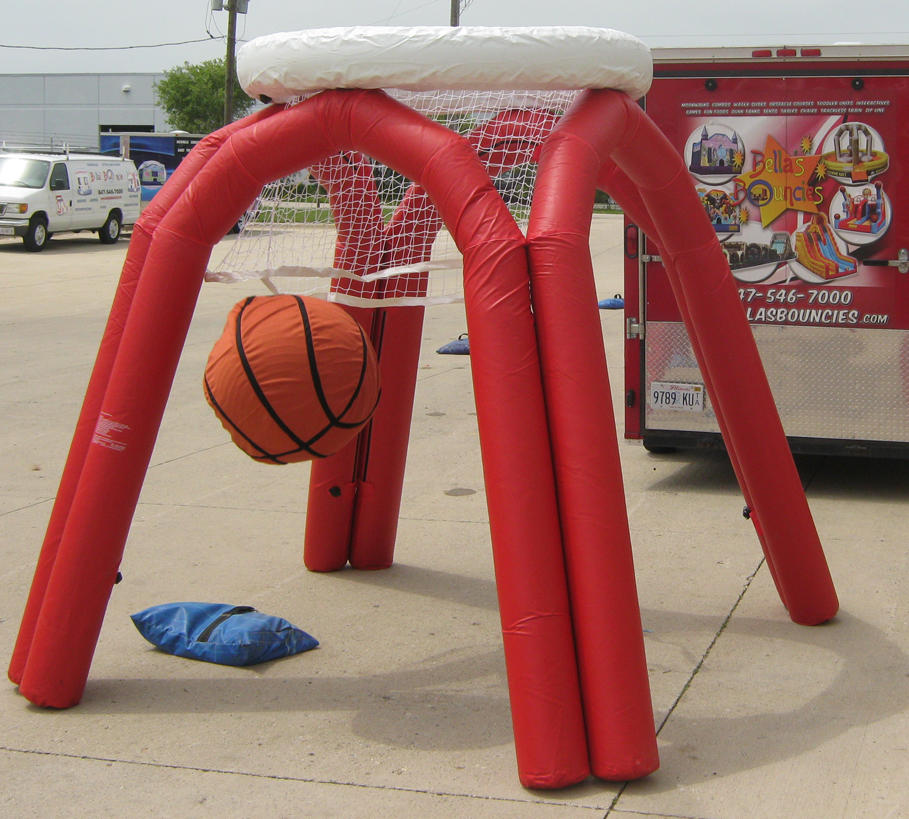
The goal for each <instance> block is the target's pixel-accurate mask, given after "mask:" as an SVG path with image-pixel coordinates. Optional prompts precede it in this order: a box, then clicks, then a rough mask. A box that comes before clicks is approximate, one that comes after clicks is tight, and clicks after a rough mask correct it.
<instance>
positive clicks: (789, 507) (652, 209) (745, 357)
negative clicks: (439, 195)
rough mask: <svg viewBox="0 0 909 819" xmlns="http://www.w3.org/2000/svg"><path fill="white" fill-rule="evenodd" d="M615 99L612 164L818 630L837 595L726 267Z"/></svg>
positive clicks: (786, 581) (775, 546) (632, 108)
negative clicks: (628, 187) (654, 247)
mask: <svg viewBox="0 0 909 819" xmlns="http://www.w3.org/2000/svg"><path fill="white" fill-rule="evenodd" d="M591 93H592V94H603V95H605V94H610V93H613V92H591ZM615 99H616V100H617V102H616V104H617V105H620V106H621V107H624V108H625V109H626V111H628V118H629V123H630V124H631V125H630V127H629V130H628V132H627V134H626V136H625V138H624V144H623V145H622V146H621V147H620V148H618V149H616V150H615V151H613V154H612V157H613V159H614V160H615V161H616V162H617V163H618V164H619V165H620V166H621V167H622V169H623V170H624V171H625V172H626V173H627V174H628V176H629V177H630V178H631V179H632V180H633V181H634V182H635V183H636V184H637V185H638V187H639V189H640V191H641V197H642V200H643V202H644V203H645V204H646V206H647V209H648V211H649V213H650V214H651V216H652V218H653V221H654V223H655V225H656V228H657V230H658V232H659V236H660V245H661V247H662V248H663V249H664V251H665V253H666V254H667V255H668V257H669V258H670V259H671V264H670V265H669V266H668V267H667V273H669V274H670V275H671V276H674V284H673V290H674V292H675V293H676V298H677V299H678V301H679V303H680V305H683V311H684V312H683V317H685V316H687V319H688V321H689V322H690V327H689V335H690V336H691V337H694V338H696V339H697V349H698V350H699V351H700V355H701V356H702V358H701V359H700V361H699V364H700V365H701V371H702V372H704V373H706V374H707V377H708V378H709V383H710V384H711V385H712V388H713V395H712V396H711V397H712V399H713V403H714V405H715V406H718V407H720V412H721V416H722V419H723V423H724V426H725V428H726V429H725V433H726V435H727V436H728V438H727V445H728V448H729V450H730V451H734V453H735V455H734V457H735V458H736V460H737V462H738V465H739V469H740V471H741V473H742V475H743V477H744V487H747V491H748V493H749V494H750V496H751V503H750V506H751V507H752V514H753V515H756V520H755V525H756V526H760V529H761V530H762V531H763V533H764V539H763V546H764V548H765V550H766V554H767V556H768V563H769V564H770V565H771V566H772V567H773V569H774V572H775V576H776V577H775V579H776V580H777V582H778V584H779V586H780V588H781V590H782V597H783V601H784V603H785V604H786V605H787V606H788V609H789V616H790V617H791V618H792V619H793V620H794V621H795V622H797V623H801V624H803V625H815V624H817V623H822V622H824V621H826V620H829V619H830V618H831V617H833V615H834V614H835V613H836V611H837V608H838V605H839V604H838V601H837V597H836V592H835V590H834V588H833V582H832V580H831V578H830V572H829V569H828V567H827V562H826V559H825V558H824V553H823V549H822V548H821V544H820V540H819V539H818V535H817V530H816V529H815V526H814V521H813V520H812V518H811V512H810V510H809V509H808V504H807V501H806V500H805V493H804V491H803V490H802V485H801V481H800V480H799V477H798V473H797V471H796V469H795V464H794V462H793V460H792V454H791V452H790V450H789V446H788V444H787V442H786V437H785V434H784V432H783V428H782V425H781V424H780V420H779V414H778V413H777V410H776V405H775V404H774V402H773V396H772V394H771V392H770V387H769V385H768V383H767V378H766V376H765V374H764V369H763V365H762V364H761V360H760V356H759V354H758V351H757V346H756V345H755V343H754V337H753V335H752V333H751V328H750V327H749V326H748V323H747V321H746V320H745V315H744V312H743V311H742V309H741V303H740V301H739V297H738V292H737V290H736V287H735V283H734V280H733V278H732V276H731V274H730V272H729V265H728V263H727V262H726V258H725V256H724V255H723V252H722V249H721V248H720V246H719V242H718V240H717V238H716V234H715V232H714V231H713V229H712V228H711V226H710V225H709V223H708V221H707V219H706V218H703V217H702V215H701V214H702V210H703V209H702V208H701V206H700V203H699V200H698V197H697V194H696V192H695V190H694V188H693V186H692V185H691V181H690V177H689V175H688V172H687V170H686V168H685V165H684V163H683V162H682V160H681V158H680V157H679V155H678V154H677V153H676V152H675V150H674V149H673V148H672V146H671V145H670V143H669V142H668V140H666V138H665V137H664V136H663V135H662V134H661V133H660V131H659V129H657V127H656V126H655V125H654V124H653V123H652V122H651V121H650V120H649V119H648V118H647V117H646V115H645V114H644V113H643V111H641V109H640V108H638V107H637V106H636V105H634V104H633V103H632V102H631V101H630V100H627V99H625V98H621V97H616V98H615ZM696 351H697V350H696ZM755 429H760V430H761V435H760V436H756V435H754V430H755Z"/></svg>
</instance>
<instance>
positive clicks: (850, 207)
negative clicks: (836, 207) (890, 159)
mask: <svg viewBox="0 0 909 819" xmlns="http://www.w3.org/2000/svg"><path fill="white" fill-rule="evenodd" d="M839 193H840V196H841V197H842V200H843V213H842V214H837V215H836V217H835V218H834V222H833V226H834V227H835V228H836V229H837V230H854V231H857V232H859V233H870V234H878V233H881V232H882V231H884V230H886V229H887V225H888V223H889V221H890V214H889V212H888V211H889V207H888V205H887V199H886V197H885V196H884V183H883V182H881V181H880V180H878V181H876V182H875V183H874V188H868V187H865V188H863V189H862V191H861V193H858V194H856V195H855V196H852V197H850V196H849V194H848V193H847V191H846V188H845V187H843V186H840V190H839Z"/></svg>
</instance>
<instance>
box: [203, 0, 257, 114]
mask: <svg viewBox="0 0 909 819" xmlns="http://www.w3.org/2000/svg"><path fill="white" fill-rule="evenodd" d="M222 9H225V10H226V11H227V57H226V58H225V60H224V69H225V70H224V73H225V78H224V124H225V125H228V124H230V123H231V122H233V121H234V74H236V73H237V15H238V14H246V12H247V11H248V10H249V0H211V10H212V11H221V10H222Z"/></svg>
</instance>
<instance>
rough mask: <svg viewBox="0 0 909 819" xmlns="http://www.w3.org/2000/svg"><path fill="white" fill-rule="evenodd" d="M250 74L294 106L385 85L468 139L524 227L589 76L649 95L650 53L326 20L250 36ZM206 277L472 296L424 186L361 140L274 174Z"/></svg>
mask: <svg viewBox="0 0 909 819" xmlns="http://www.w3.org/2000/svg"><path fill="white" fill-rule="evenodd" d="M238 74H239V76H240V81H241V83H242V84H243V86H244V88H245V89H246V90H247V93H249V94H250V95H252V96H256V97H259V98H262V99H266V100H269V101H274V102H284V103H286V104H288V105H295V104H300V102H301V100H305V99H306V98H307V97H309V96H312V95H313V94H314V93H318V92H319V91H320V90H322V89H328V88H342V87H343V88H384V89H385V90H386V92H387V93H388V94H389V95H390V96H392V97H393V98H395V99H396V100H398V101H399V102H401V103H403V104H405V105H408V106H409V107H411V108H413V109H414V110H416V111H418V112H419V113H421V114H422V115H423V116H425V117H427V118H428V119H430V120H433V121H435V122H437V123H439V124H441V125H444V126H445V127H447V128H450V129H451V130H453V131H455V132H456V133H458V134H460V135H461V136H462V137H463V138H464V139H466V140H467V142H468V143H469V144H470V145H471V147H472V148H473V149H474V150H475V151H476V154H477V157H478V159H479V161H480V162H481V163H482V164H483V166H484V167H485V168H486V170H487V172H488V174H489V177H490V179H491V180H492V182H493V184H494V185H495V187H496V188H497V189H498V191H499V193H500V194H501V196H502V199H503V200H504V201H505V203H506V204H507V206H508V208H509V210H510V211H511V213H512V215H513V216H514V218H515V221H516V222H517V224H518V225H519V227H521V228H522V229H523V227H524V226H525V225H526V219H527V215H528V213H529V209H530V203H531V200H532V197H533V191H534V185H535V180H536V170H537V160H538V158H539V152H540V148H541V146H542V144H543V142H544V141H545V139H546V137H547V136H548V135H549V134H550V133H551V132H552V130H553V128H554V127H555V126H556V125H557V123H558V121H559V119H560V118H561V117H562V115H563V114H564V112H565V111H566V110H567V108H568V107H569V106H570V105H571V103H572V101H573V100H574V98H575V97H576V95H577V94H578V93H579V89H583V88H603V87H611V88H620V89H622V90H625V91H627V92H628V93H629V94H631V95H632V96H640V95H641V94H643V93H644V92H645V91H646V89H647V87H648V86H649V83H650V79H651V60H650V54H649V51H648V50H647V49H646V47H645V46H644V45H643V44H642V43H640V42H639V41H638V40H636V39H635V38H633V37H630V36H629V35H626V34H622V33H620V32H615V31H613V30H611V29H593V28H582V27H547V28H520V29H489V28H470V27H465V28H457V29H452V28H435V27H418V28H407V29H399V28H354V29H315V30H309V31H304V32H292V33H285V34H278V35H270V36H269V37H263V38H259V39H258V40H253V41H252V42H250V43H248V44H246V45H245V46H244V47H243V49H241V51H240V54H239V58H238ZM301 138H304V139H305V135H301ZM225 248H226V251H225ZM207 278H208V279H209V280H215V281H239V280H247V279H256V278H258V279H262V281H263V282H264V283H265V285H266V286H267V287H268V288H269V289H270V290H272V291H273V292H297V293H305V294H316V295H326V296H327V297H329V298H331V299H332V300H335V301H340V302H345V303H348V304H360V305H363V304H366V305H378V304H384V305H402V304H432V303H442V302H448V301H456V300H459V299H460V298H461V297H462V283H461V280H462V275H461V256H460V253H459V252H458V249H457V247H456V246H455V245H454V242H453V241H452V240H451V237H450V236H449V234H448V231H447V230H446V229H445V226H444V224H443V223H442V220H441V219H440V217H439V215H438V212H437V211H436V208H435V206H434V205H433V203H432V201H431V200H430V198H429V197H428V196H427V194H426V193H425V191H424V190H423V189H422V188H421V187H420V186H419V185H417V184H415V183H414V182H413V181H412V180H410V179H407V178H406V177H404V176H403V175H401V174H400V173H398V172H397V171H395V170H393V169H391V168H389V167H387V166H385V165H383V164H382V163H381V162H378V161H377V160H375V159H373V158H371V157H368V156H365V155H363V154H361V153H358V152H356V151H345V152H343V153H340V154H337V155H335V156H333V157H329V158H327V159H325V160H323V161H322V162H319V163H318V164H317V165H315V166H313V167H310V168H304V169H301V170H300V171H299V172H298V173H296V174H294V175H293V176H290V177H287V178H284V179H280V180H277V181H275V182H272V183H270V184H268V185H266V186H265V188H264V189H263V190H262V193H261V195H260V196H259V198H258V199H257V200H256V202H255V203H254V204H253V205H252V207H251V208H250V209H249V211H248V212H247V214H246V215H245V217H244V221H243V225H242V228H241V230H240V233H239V235H238V236H237V237H236V240H235V241H233V242H224V243H222V245H221V246H220V247H219V249H218V251H216V254H214V255H213V257H212V260H211V263H210V266H209V271H208V273H207Z"/></svg>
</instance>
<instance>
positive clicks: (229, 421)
mask: <svg viewBox="0 0 909 819" xmlns="http://www.w3.org/2000/svg"><path fill="white" fill-rule="evenodd" d="M204 386H205V397H206V398H207V399H208V403H209V404H210V405H211V407H212V409H213V410H214V411H215V414H216V415H217V416H218V418H219V419H220V421H221V423H222V424H223V425H224V428H225V429H226V430H227V431H228V432H229V433H230V437H231V438H232V439H233V442H234V443H235V444H236V445H237V446H238V447H240V449H242V450H243V451H244V452H245V453H246V454H247V455H249V456H250V457H252V458H254V459H255V460H257V461H262V462H263V463H272V464H285V463H292V462H296V461H308V460H311V459H313V458H324V457H325V456H327V455H332V454H333V453H335V452H337V451H338V450H340V449H341V448H342V447H343V446H344V445H345V444H346V443H347V442H348V441H350V440H351V439H352V438H353V437H354V436H355V435H356V434H357V433H358V432H359V430H360V429H361V427H362V426H363V425H364V424H365V423H366V422H367V421H368V420H369V418H370V416H371V415H372V413H373V411H374V410H375V408H376V404H377V402H378V400H379V392H380V386H379V367H378V363H377V361H376V354H375V351H374V350H373V348H372V345H371V344H370V343H369V339H367V338H366V336H365V335H364V334H363V330H362V329H361V327H360V325H359V323H358V322H357V321H356V319H354V318H353V317H352V316H351V315H350V314H349V313H347V312H346V311H345V310H344V309H343V308H341V307H339V306H338V305H337V304H332V303H330V302H327V301H323V300H322V299H316V298H308V297H303V296H293V295H279V296H250V297H249V298H247V299H244V300H243V301H241V302H238V303H237V304H236V305H234V308H233V310H231V311H230V315H229V316H228V317H227V324H226V325H225V327H224V332H223V333H221V337H220V338H219V339H218V341H217V342H216V343H215V346H214V347H213V348H212V351H211V354H210V355H209V357H208V364H207V365H206V367H205V381H204Z"/></svg>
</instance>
